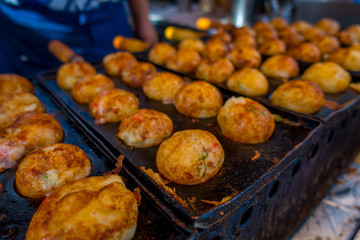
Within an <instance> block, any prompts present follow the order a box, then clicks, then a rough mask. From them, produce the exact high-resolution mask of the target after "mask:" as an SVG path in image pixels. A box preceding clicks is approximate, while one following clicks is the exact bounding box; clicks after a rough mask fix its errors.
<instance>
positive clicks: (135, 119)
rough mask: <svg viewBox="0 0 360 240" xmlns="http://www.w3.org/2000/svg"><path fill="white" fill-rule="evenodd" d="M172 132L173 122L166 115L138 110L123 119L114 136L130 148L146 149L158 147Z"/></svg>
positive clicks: (153, 111)
mask: <svg viewBox="0 0 360 240" xmlns="http://www.w3.org/2000/svg"><path fill="white" fill-rule="evenodd" d="M172 131H173V122H172V120H171V118H170V117H169V116H168V115H166V114H165V113H162V112H158V111H155V110H152V109H139V110H137V111H135V112H133V113H131V114H129V115H127V116H126V117H125V118H124V120H123V121H122V122H121V124H120V127H119V132H118V133H117V135H116V136H117V137H118V138H120V139H121V140H122V141H123V142H124V143H125V144H126V145H128V146H130V147H136V148H147V147H152V146H156V145H159V144H160V143H161V142H162V141H164V140H165V139H166V138H168V137H170V135H171V133H172Z"/></svg>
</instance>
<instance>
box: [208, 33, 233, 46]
mask: <svg viewBox="0 0 360 240" xmlns="http://www.w3.org/2000/svg"><path fill="white" fill-rule="evenodd" d="M213 39H218V40H220V41H222V42H223V43H226V44H229V43H231V35H230V34H229V33H228V32H226V31H224V30H222V29H218V31H217V33H215V34H214V35H212V36H211V38H210V40H213Z"/></svg>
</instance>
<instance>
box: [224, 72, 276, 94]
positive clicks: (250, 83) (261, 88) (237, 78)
mask: <svg viewBox="0 0 360 240" xmlns="http://www.w3.org/2000/svg"><path fill="white" fill-rule="evenodd" d="M226 85H227V87H228V88H229V89H230V90H232V91H234V92H238V93H240V94H242V95H245V96H249V97H254V96H261V95H264V94H266V93H267V92H268V90H269V83H268V81H267V79H266V77H265V76H264V75H263V74H262V73H261V72H260V71H259V70H257V69H253V68H243V69H241V70H238V71H236V72H234V73H233V74H232V75H231V76H230V77H229V79H228V80H227V82H226Z"/></svg>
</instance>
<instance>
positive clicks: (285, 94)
mask: <svg viewBox="0 0 360 240" xmlns="http://www.w3.org/2000/svg"><path fill="white" fill-rule="evenodd" d="M270 98H271V103H272V104H273V105H276V106H280V107H283V108H286V109H289V110H292V111H295V112H298V113H304V114H313V113H316V112H317V111H319V110H320V109H321V108H322V106H323V105H324V102H325V99H324V93H323V91H322V90H321V88H320V87H319V86H318V85H317V84H315V83H313V82H309V81H304V80H292V81H289V82H287V83H284V84H282V85H281V86H280V87H278V88H277V89H276V90H275V91H274V92H273V93H272V95H271V97H270Z"/></svg>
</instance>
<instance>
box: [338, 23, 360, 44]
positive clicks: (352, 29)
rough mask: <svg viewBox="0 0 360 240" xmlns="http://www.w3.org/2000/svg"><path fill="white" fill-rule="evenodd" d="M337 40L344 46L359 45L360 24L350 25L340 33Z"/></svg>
mask: <svg viewBox="0 0 360 240" xmlns="http://www.w3.org/2000/svg"><path fill="white" fill-rule="evenodd" d="M339 40H340V42H341V43H343V44H345V45H354V44H357V43H360V24H357V25H351V26H349V27H347V28H346V29H344V30H343V31H341V32H340V34H339Z"/></svg>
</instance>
